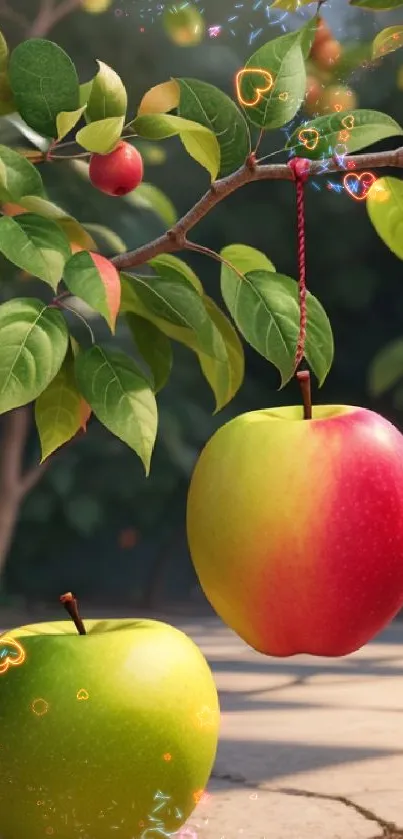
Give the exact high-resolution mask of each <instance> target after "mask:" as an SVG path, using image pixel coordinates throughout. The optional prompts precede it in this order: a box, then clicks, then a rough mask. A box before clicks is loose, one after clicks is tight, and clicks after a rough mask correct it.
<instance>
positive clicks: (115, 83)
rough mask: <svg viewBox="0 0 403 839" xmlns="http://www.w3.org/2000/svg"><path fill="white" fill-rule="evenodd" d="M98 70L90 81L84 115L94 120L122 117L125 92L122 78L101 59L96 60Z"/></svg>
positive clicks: (125, 97) (125, 103) (125, 102)
mask: <svg viewBox="0 0 403 839" xmlns="http://www.w3.org/2000/svg"><path fill="white" fill-rule="evenodd" d="M97 64H98V67H99V70H98V73H97V75H96V76H95V78H94V79H93V82H92V87H91V92H90V96H89V98H88V102H87V109H86V113H85V117H86V119H87V120H88V122H96V121H99V120H104V119H107V118H108V117H124V116H125V115H126V109H127V93H126V88H125V86H124V84H123V82H122V79H121V78H120V76H118V74H117V73H116V72H115V70H112V68H111V67H109V66H108V65H107V64H104V62H103V61H98V62H97Z"/></svg>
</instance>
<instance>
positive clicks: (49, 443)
mask: <svg viewBox="0 0 403 839" xmlns="http://www.w3.org/2000/svg"><path fill="white" fill-rule="evenodd" d="M81 404H82V396H81V394H80V392H79V390H78V388H77V385H76V380H75V375H74V357H73V353H72V352H71V350H70V351H68V352H67V354H66V356H65V359H64V361H63V364H62V366H61V368H60V370H59V372H58V373H57V374H56V376H55V378H54V379H53V381H51V382H50V384H49V385H48V386H47V388H46V390H44V391H42V393H41V394H40V395H39V396H38V398H37V400H36V402H35V423H36V427H37V429H38V433H39V439H40V443H41V451H42V462H43V461H44V460H46V458H47V457H49V455H51V454H52V453H53V452H54V451H56V449H58V448H60V446H63V445H64V443H67V442H68V440H71V439H72V437H74V436H75V434H77V432H78V431H79V429H80V428H81Z"/></svg>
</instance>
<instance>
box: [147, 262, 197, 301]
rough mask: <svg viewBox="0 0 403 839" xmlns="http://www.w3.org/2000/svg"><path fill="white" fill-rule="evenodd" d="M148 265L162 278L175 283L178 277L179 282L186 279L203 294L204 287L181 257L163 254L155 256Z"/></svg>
mask: <svg viewBox="0 0 403 839" xmlns="http://www.w3.org/2000/svg"><path fill="white" fill-rule="evenodd" d="M148 265H151V267H152V268H153V270H154V271H155V273H156V274H159V276H160V277H163V278H165V279H167V280H171V281H173V282H175V280H176V279H177V278H178V277H179V282H181V280H183V279H185V280H187V282H188V283H190V284H191V285H192V286H193V288H195V289H196V291H197V292H198V293H199V294H203V286H202V284H201V282H200V280H199V278H198V276H197V275H196V274H195V272H194V271H192V269H191V268H190V266H189V265H188V264H187V262H184V261H183V259H179V257H177V256H174V254H172V253H161V254H159V256H154V257H153V259H150V260H149V262H148Z"/></svg>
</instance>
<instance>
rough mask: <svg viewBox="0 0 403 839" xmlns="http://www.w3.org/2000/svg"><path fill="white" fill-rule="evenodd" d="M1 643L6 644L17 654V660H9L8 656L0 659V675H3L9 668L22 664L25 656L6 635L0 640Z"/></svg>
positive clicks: (19, 647)
mask: <svg viewBox="0 0 403 839" xmlns="http://www.w3.org/2000/svg"><path fill="white" fill-rule="evenodd" d="M1 643H2V644H7V646H9V647H14V649H16V650H17V652H18V656H17V658H11V657H10V656H9V655H6V656H5V657H4V658H0V675H3V674H4V673H7V670H8V669H9V667H18V666H19V665H20V664H23V663H24V661H25V658H26V654H25V650H24V648H23V647H22V646H21V644H20V643H19V642H18V641H16V640H15V639H14V638H9V637H8V636H7V635H4V636H3V637H2V638H1Z"/></svg>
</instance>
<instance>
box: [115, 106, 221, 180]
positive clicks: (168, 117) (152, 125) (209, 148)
mask: <svg viewBox="0 0 403 839" xmlns="http://www.w3.org/2000/svg"><path fill="white" fill-rule="evenodd" d="M130 127H131V128H132V129H133V131H135V132H136V134H138V135H139V136H140V137H144V138H145V139H146V140H164V139H165V138H166V137H174V136H176V135H179V137H180V139H181V141H182V143H183V145H184V147H185V149H186V151H187V152H188V154H190V156H191V157H193V158H194V160H196V161H197V162H198V163H200V165H201V166H204V168H205V169H207V171H208V172H209V173H210V175H211V179H212V180H213V181H214V180H215V178H216V177H217V173H218V171H219V168H220V146H219V145H218V140H217V137H216V136H215V134H213V132H212V131H210V130H209V129H208V128H205V126H204V125H199V124H198V123H197V122H192V121H191V120H188V119H182V117H177V116H174V115H173V114H145V115H144V116H138V117H136V119H135V120H133V122H132V123H131V125H130Z"/></svg>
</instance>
